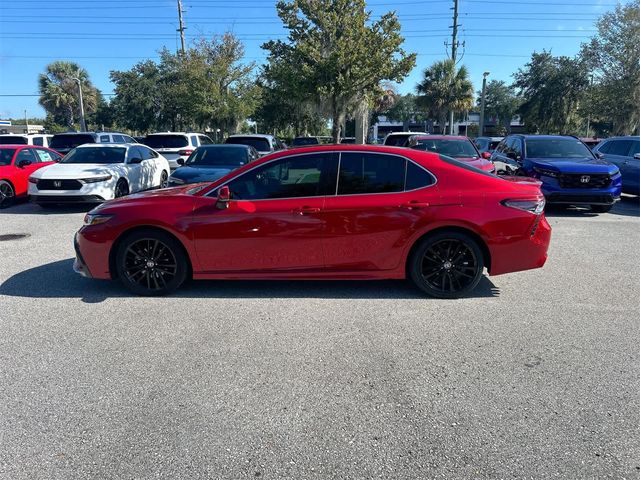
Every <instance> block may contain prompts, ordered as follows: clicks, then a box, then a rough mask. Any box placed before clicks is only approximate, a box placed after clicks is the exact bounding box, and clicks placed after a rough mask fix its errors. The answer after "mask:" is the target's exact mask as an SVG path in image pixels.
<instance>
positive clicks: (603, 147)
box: [598, 142, 613, 153]
mask: <svg viewBox="0 0 640 480" xmlns="http://www.w3.org/2000/svg"><path fill="white" fill-rule="evenodd" d="M611 143H613V142H604V143H601V144H600V145H598V152H599V153H609V150H611Z"/></svg>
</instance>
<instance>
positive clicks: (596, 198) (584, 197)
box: [545, 192, 620, 205]
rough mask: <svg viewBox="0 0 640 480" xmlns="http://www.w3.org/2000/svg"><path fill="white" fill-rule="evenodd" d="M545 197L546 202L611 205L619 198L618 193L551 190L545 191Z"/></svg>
mask: <svg viewBox="0 0 640 480" xmlns="http://www.w3.org/2000/svg"><path fill="white" fill-rule="evenodd" d="M545 199H546V201H547V203H548V204H556V205H613V204H614V203H616V202H617V201H619V200H620V195H618V196H614V195H613V194H611V193H606V194H597V193H583V194H575V193H562V192H553V193H549V194H547V193H545Z"/></svg>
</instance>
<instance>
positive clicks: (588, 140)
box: [580, 137, 602, 150]
mask: <svg viewBox="0 0 640 480" xmlns="http://www.w3.org/2000/svg"><path fill="white" fill-rule="evenodd" d="M580 141H581V142H582V143H584V144H585V145H586V146H587V147H589V148H590V149H591V150H593V149H594V148H595V147H596V146H597V145H598V144H599V143H600V142H601V141H602V139H601V138H596V137H582V138H581V139H580Z"/></svg>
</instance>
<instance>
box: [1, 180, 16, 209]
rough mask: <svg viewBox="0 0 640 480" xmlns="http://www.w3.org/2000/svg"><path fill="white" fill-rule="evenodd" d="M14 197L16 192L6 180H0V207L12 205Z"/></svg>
mask: <svg viewBox="0 0 640 480" xmlns="http://www.w3.org/2000/svg"><path fill="white" fill-rule="evenodd" d="M15 198H16V192H15V190H14V189H13V185H11V184H10V183H9V182H7V181H6V180H0V208H7V207H10V206H11V205H13V201H14V200H15Z"/></svg>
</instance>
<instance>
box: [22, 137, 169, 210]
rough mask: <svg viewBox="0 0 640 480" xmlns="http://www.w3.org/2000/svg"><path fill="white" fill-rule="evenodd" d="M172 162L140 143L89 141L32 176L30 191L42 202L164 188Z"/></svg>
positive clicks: (86, 199)
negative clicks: (100, 142) (97, 142)
mask: <svg viewBox="0 0 640 480" xmlns="http://www.w3.org/2000/svg"><path fill="white" fill-rule="evenodd" d="M169 171H170V169H169V162H168V161H167V159H166V158H164V157H163V156H162V155H160V154H159V153H158V152H156V151H154V150H152V149H150V148H149V147H146V146H144V145H139V144H128V143H127V144H102V145H101V144H86V145H80V146H79V147H76V148H75V149H74V150H72V151H71V152H69V153H68V154H67V155H66V156H65V157H64V158H63V159H62V160H61V161H60V163H57V164H55V165H51V166H49V167H44V168H41V169H39V170H36V171H35V172H34V173H33V174H32V175H31V176H30V177H29V195H30V196H31V200H32V201H34V202H35V203H38V204H40V205H42V204H57V203H99V202H104V201H105V200H110V199H112V198H117V197H122V196H124V195H128V194H129V193H134V192H139V191H142V190H149V189H151V188H164V187H166V186H167V183H168V179H169Z"/></svg>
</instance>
